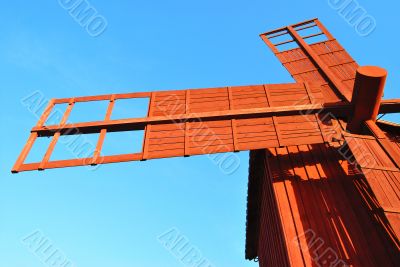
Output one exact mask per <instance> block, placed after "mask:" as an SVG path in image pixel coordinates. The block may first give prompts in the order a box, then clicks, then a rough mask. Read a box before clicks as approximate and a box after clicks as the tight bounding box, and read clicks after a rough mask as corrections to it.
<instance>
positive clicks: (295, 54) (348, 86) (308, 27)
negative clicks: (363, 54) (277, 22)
mask: <svg viewBox="0 0 400 267" xmlns="http://www.w3.org/2000/svg"><path fill="white" fill-rule="evenodd" d="M260 36H261V38H262V39H263V40H264V42H265V43H266V44H267V45H268V46H269V47H270V49H271V50H272V52H274V54H275V55H276V57H277V58H278V59H279V61H280V62H281V63H282V64H283V66H284V67H285V68H286V69H287V70H288V71H289V72H290V74H291V75H292V77H293V78H294V79H295V81H297V82H306V81H308V82H319V83H321V85H322V88H323V89H322V93H323V94H324V98H325V99H327V100H330V101H333V102H334V101H340V100H343V101H348V102H350V101H351V96H352V91H353V87H354V79H355V74H356V70H357V68H358V64H357V62H355V60H354V59H353V58H352V57H351V56H350V55H349V54H348V53H347V52H346V50H345V49H344V48H343V47H342V46H341V45H340V44H339V42H338V41H337V40H336V39H335V38H334V37H333V36H332V35H331V34H330V33H329V31H328V30H327V29H326V28H325V27H324V25H323V24H322V23H321V22H320V21H319V20H318V19H312V20H308V21H304V22H301V23H297V24H294V25H291V26H287V27H284V28H279V29H276V30H273V31H269V32H266V33H263V34H261V35H260Z"/></svg>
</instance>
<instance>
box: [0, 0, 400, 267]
mask: <svg viewBox="0 0 400 267" xmlns="http://www.w3.org/2000/svg"><path fill="white" fill-rule="evenodd" d="M89 2H90V3H91V4H92V5H93V6H94V7H95V8H96V10H97V12H98V14H99V15H102V16H103V17H104V18H105V19H106V20H107V22H108V26H107V28H106V30H105V31H104V32H103V33H102V34H101V35H100V36H97V37H92V36H91V35H90V34H88V32H87V30H86V29H85V28H83V27H81V26H80V25H79V24H78V23H77V22H76V21H75V20H74V18H73V17H72V16H71V15H70V14H69V13H68V11H67V10H65V9H63V7H62V6H61V5H60V4H59V1H57V0H47V1H40V2H38V1H21V0H14V1H4V0H3V1H1V8H0V18H1V20H2V23H1V24H0V32H1V34H0V62H1V63H0V82H1V85H0V86H1V90H0V94H1V99H2V105H1V108H2V112H1V113H0V114H1V115H0V116H1V123H2V130H1V132H0V134H1V140H2V145H1V150H0V152H1V156H0V157H1V165H0V166H1V167H0V168H1V176H0V214H1V215H0V216H1V217H0V218H1V219H0V236H1V238H0V255H1V256H0V267H22V266H30V267H37V266H46V264H44V263H43V262H41V258H40V256H38V255H35V253H34V252H32V251H31V250H29V248H28V247H27V246H26V244H25V243H24V242H22V241H21V239H23V238H24V237H26V236H28V235H29V234H32V233H34V232H35V231H36V230H39V231H40V233H42V234H43V236H45V237H46V238H48V239H49V240H51V242H52V244H53V245H54V247H56V248H57V249H59V250H60V251H62V253H63V254H64V255H66V257H67V258H68V259H69V260H70V261H71V262H72V263H74V264H75V265H76V266H85V267H86V266H89V267H91V266H96V267H101V266H121V267H126V266H143V267H145V266H147V267H159V266H162V267H172V266H185V265H182V263H181V262H180V261H179V259H177V258H176V257H174V255H173V254H171V253H170V251H168V250H167V249H165V247H164V246H163V245H162V244H160V242H159V241H158V239H157V238H158V236H160V235H161V234H163V233H165V232H167V231H168V230H170V229H177V231H179V233H181V234H182V235H184V236H185V237H187V239H188V240H190V244H191V245H192V246H193V247H196V248H197V249H198V250H199V251H201V253H202V255H203V257H204V258H205V259H207V260H208V261H210V262H212V264H213V265H212V266H221V267H232V266H233V267H234V266H257V264H256V263H253V262H246V261H245V260H244V241H245V216H246V196H247V171H248V153H247V152H241V153H239V154H238V155H239V157H240V160H241V161H240V163H241V164H240V167H239V168H238V170H237V171H236V172H234V173H233V174H231V175H225V174H224V173H223V172H221V170H220V169H219V167H218V166H217V165H216V164H215V163H214V162H213V161H212V160H210V159H209V158H208V157H207V156H201V157H191V158H176V159H164V160H153V161H147V162H134V163H122V164H114V165H104V166H101V167H100V168H98V169H96V170H90V169H88V168H86V167H81V168H72V169H60V170H46V171H45V172H30V173H21V174H18V175H11V173H10V170H11V167H12V165H13V163H14V160H15V159H16V158H17V156H18V154H19V152H20V150H21V149H22V146H23V144H24V142H25V141H26V139H27V137H28V135H29V129H30V128H31V127H32V126H33V125H34V124H35V123H36V117H35V116H34V114H32V113H31V112H29V110H28V109H27V108H26V107H25V106H24V105H22V104H21V99H24V98H25V97H26V96H28V95H30V94H32V92H34V91H36V90H39V91H40V92H41V93H42V94H43V95H44V96H45V97H47V98H52V97H57V98H61V97H71V96H80V95H96V94H108V93H124V92H135V91H151V90H166V89H185V88H202V87H218V86H228V85H248V84H261V83H282V82H291V81H292V79H291V77H290V76H289V75H288V73H287V72H286V71H285V70H284V69H283V67H282V66H281V65H280V63H279V62H278V61H277V59H275V57H274V56H273V54H272V53H271V52H270V51H269V49H268V48H267V47H266V46H265V45H264V43H263V42H262V41H261V39H260V38H259V36H258V34H259V33H261V32H264V31H267V30H269V29H274V28H276V27H281V26H284V25H287V24H292V23H295V22H298V21H302V20H306V19H310V18H314V17H319V18H320V19H321V21H322V22H323V23H324V24H325V25H326V26H327V27H328V28H329V30H330V31H331V32H332V33H333V34H334V36H335V37H336V38H338V40H339V41H340V42H341V44H342V45H343V46H344V47H345V48H346V49H347V50H348V51H349V53H350V54H351V55H352V56H353V57H354V58H355V59H356V60H357V61H358V63H359V64H360V65H379V66H382V67H385V68H386V69H387V70H388V71H389V77H388V81H387V86H386V91H385V98H395V97H397V98H398V97H399V93H398V89H397V90H396V88H400V76H399V75H396V73H399V70H400V63H399V59H400V58H399V56H398V54H397V53H396V52H395V51H396V50H397V49H398V43H397V42H398V38H397V37H396V34H397V30H396V28H397V24H398V21H397V20H398V9H399V8H400V4H399V3H398V2H396V1H391V3H390V4H382V3H380V2H376V1H375V2H374V1H366V0H359V1H358V2H359V4H360V5H361V6H363V7H364V8H365V10H366V11H367V12H368V14H369V15H371V16H373V17H374V18H375V20H376V22H377V27H376V29H375V31H373V32H372V33H371V34H370V35H368V36H360V35H359V34H358V33H357V31H356V30H355V29H354V27H352V26H350V25H349V24H348V23H347V21H346V20H345V19H344V18H342V17H341V16H340V14H338V12H337V11H336V10H334V9H332V8H331V6H330V5H329V2H334V1H328V0H323V1H321V0H304V1H294V0H292V1H286V0H283V1H265V0H264V1H260V0H254V1H236V0H230V1H227V0H221V1H211V0H202V1H177V0H171V1H128V0H120V1H114V2H111V1H104V0H91V1H89ZM120 112H121V114H122V115H124V112H125V111H124V110H122V111H120ZM85 115H88V116H92V115H93V116H95V115H96V114H94V113H92V112H90V111H87V112H86V113H85ZM125 115H126V114H125ZM388 118H391V119H393V120H396V121H398V119H397V118H396V117H388ZM78 119H79V117H78ZM116 140H119V139H118V138H117V139H116ZM121 140H122V139H121ZM121 142H122V141H121ZM128 144H129V143H128ZM110 147H111V148H110V149H111V150H112V149H116V148H119V149H124V148H126V147H127V146H125V145H121V144H119V145H118V144H116V145H115V147H113V146H112V145H111V146H110ZM33 156H35V155H33ZM36 156H38V155H36ZM75 265H74V266H75Z"/></svg>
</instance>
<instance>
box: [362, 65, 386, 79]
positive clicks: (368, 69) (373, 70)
mask: <svg viewBox="0 0 400 267" xmlns="http://www.w3.org/2000/svg"><path fill="white" fill-rule="evenodd" d="M357 72H358V73H359V74H361V75H363V76H367V77H374V78H380V77H385V76H387V71H386V70H385V69H384V68H381V67H377V66H363V67H359V68H358V69H357Z"/></svg>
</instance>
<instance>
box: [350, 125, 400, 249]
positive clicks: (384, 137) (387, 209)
mask: <svg viewBox="0 0 400 267" xmlns="http://www.w3.org/2000/svg"><path fill="white" fill-rule="evenodd" d="M365 124H366V125H365V126H366V128H367V130H368V131H369V132H370V134H369V135H355V134H349V133H346V134H345V137H344V138H345V140H346V144H347V146H348V148H349V149H350V151H351V153H352V156H353V157H354V161H355V162H354V163H356V164H357V166H358V168H357V169H358V170H359V171H360V172H361V174H362V176H363V177H364V178H365V180H366V181H367V184H366V186H367V187H368V188H365V187H360V191H361V194H363V195H364V199H365V200H366V201H367V202H368V203H369V206H370V207H372V208H371V212H372V213H374V215H375V216H376V217H378V218H381V213H382V211H383V214H384V215H385V217H386V220H385V219H383V220H379V223H381V224H382V226H383V229H385V230H386V231H387V232H388V234H389V235H390V236H391V237H392V239H393V241H394V242H395V243H396V245H397V247H398V248H399V249H400V196H399V195H398V191H399V187H400V143H399V137H400V135H398V134H396V133H395V132H397V133H398V132H399V130H400V125H398V126H393V125H392V126H391V128H392V129H391V131H390V132H389V131H388V132H383V131H382V130H381V129H380V128H379V127H378V126H377V125H376V124H375V122H372V121H367V122H366V123H365ZM393 128H397V129H395V131H393ZM371 192H372V194H371Z"/></svg>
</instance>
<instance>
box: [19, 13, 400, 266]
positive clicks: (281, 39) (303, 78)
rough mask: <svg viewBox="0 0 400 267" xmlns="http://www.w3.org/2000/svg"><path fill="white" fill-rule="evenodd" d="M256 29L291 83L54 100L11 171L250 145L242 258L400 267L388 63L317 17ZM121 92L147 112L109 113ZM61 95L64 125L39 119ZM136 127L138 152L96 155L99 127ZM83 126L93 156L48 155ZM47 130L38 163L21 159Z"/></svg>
mask: <svg viewBox="0 0 400 267" xmlns="http://www.w3.org/2000/svg"><path fill="white" fill-rule="evenodd" d="M310 30H314V33H312V34H307V32H309V31H310ZM315 30H317V31H315ZM261 37H262V39H263V40H264V42H265V43H266V44H267V45H268V46H269V47H270V48H271V50H272V51H273V52H274V53H275V55H276V56H277V57H278V59H279V60H280V61H281V62H282V64H283V65H284V66H285V67H286V68H287V70H288V71H289V72H290V74H291V75H292V76H293V78H294V79H295V80H296V82H297V83H291V84H264V85H253V86H239V87H235V86H232V87H223V88H212V89H195V90H180V91H162V92H148V93H131V94H111V95H101V96H90V97H74V98H67V99H53V100H51V101H50V103H49V106H48V107H47V108H46V110H45V111H44V113H43V115H42V117H41V118H40V120H39V122H38V123H37V125H36V126H35V127H33V129H32V130H31V134H30V137H29V140H28V142H27V144H26V145H25V147H24V149H23V150H22V152H21V155H20V156H19V158H18V159H17V162H16V163H15V165H14V167H13V169H12V172H14V173H17V172H22V171H30V170H45V169H49V168H61V167H72V166H83V165H97V164H105V163H115V162H124V161H139V160H148V159H156V158H165V157H177V156H191V155H199V154H210V153H221V152H232V151H242V150H251V152H250V171H249V189H248V209H247V229H246V258H247V259H258V260H259V262H260V266H345V265H354V266H377V265H380V266H400V255H399V254H400V253H399V248H400V242H399V237H400V143H399V139H398V136H399V134H400V126H399V125H396V124H392V123H388V122H383V121H377V115H378V114H384V113H395V112H399V111H400V100H399V99H395V100H382V95H383V89H384V83H385V79H386V75H387V74H386V71H385V70H384V69H381V68H378V67H360V68H359V66H358V65H357V63H356V62H355V61H354V59H352V58H351V56H350V55H349V54H348V53H347V52H346V51H345V50H344V49H343V47H342V46H341V45H340V44H339V43H338V42H337V40H336V39H335V38H334V37H333V36H332V35H331V34H330V33H329V32H328V31H327V29H326V28H325V27H324V26H323V25H322V24H321V23H320V22H319V20H318V19H312V20H309V21H305V22H301V23H298V24H295V25H291V26H287V27H284V28H280V29H276V30H273V31H270V32H267V33H263V34H261ZM316 38H319V39H318V41H316V40H317V39H316ZM287 45H291V46H292V47H291V48H289V49H287V50H283V51H281V50H280V49H281V48H282V47H287ZM127 98H149V101H150V104H149V108H148V115H147V117H144V118H128V119H121V120H111V113H112V111H113V107H114V105H115V104H116V103H118V101H119V100H121V99H127ZM100 100H108V101H109V106H108V109H107V112H106V114H105V117H104V120H102V121H93V122H85V123H75V124H70V123H68V116H69V114H70V112H71V110H72V109H73V107H74V104H75V103H78V102H88V101H100ZM62 103H68V104H69V105H68V108H67V109H66V111H65V114H64V116H63V118H62V120H61V122H60V124H58V125H45V122H46V120H47V118H48V116H49V115H50V113H51V110H52V109H53V108H54V107H55V106H56V105H58V104H62ZM135 130H144V131H145V137H144V140H143V146H142V151H141V152H140V153H132V154H125V155H113V156H103V155H102V153H101V151H102V146H103V142H104V139H105V136H106V135H107V133H109V132H118V131H135ZM90 133H98V134H99V139H98V143H97V147H96V150H95V151H94V155H93V157H90V158H84V159H70V160H57V161H55V160H52V158H51V156H52V152H53V150H54V148H55V146H56V144H57V141H58V139H59V137H60V136H62V135H76V134H90ZM43 137H52V140H51V143H50V145H49V147H48V149H47V151H46V153H45V155H44V157H43V159H42V161H41V162H37V163H24V162H25V159H26V158H27V156H28V154H29V151H30V150H31V148H32V146H33V143H34V142H35V141H36V140H37V139H38V138H43Z"/></svg>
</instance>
